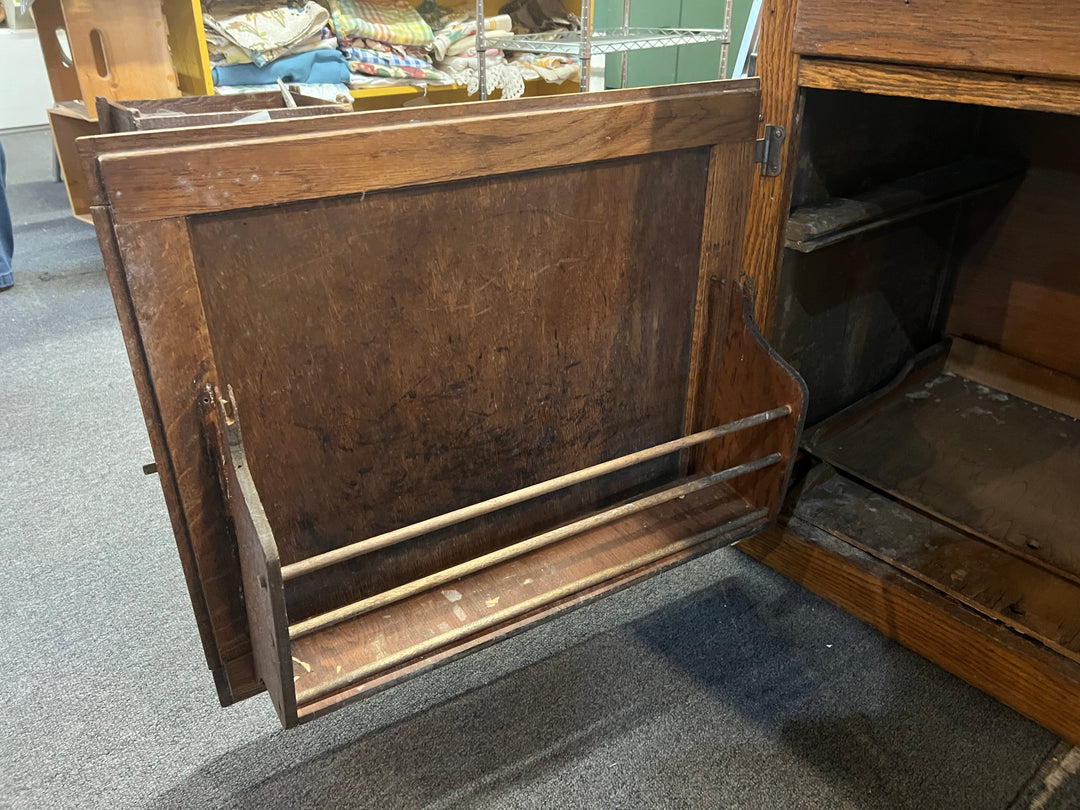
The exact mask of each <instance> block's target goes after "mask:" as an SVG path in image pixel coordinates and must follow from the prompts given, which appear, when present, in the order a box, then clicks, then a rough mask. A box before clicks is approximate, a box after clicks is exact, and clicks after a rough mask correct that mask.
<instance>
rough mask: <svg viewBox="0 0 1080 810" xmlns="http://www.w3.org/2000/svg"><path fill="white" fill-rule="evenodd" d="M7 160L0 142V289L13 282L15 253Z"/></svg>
mask: <svg viewBox="0 0 1080 810" xmlns="http://www.w3.org/2000/svg"><path fill="white" fill-rule="evenodd" d="M6 176H7V160H6V159H5V158H4V145H3V144H2V143H0V290H3V289H6V288H8V287H10V286H11V285H12V284H14V283H15V274H14V273H12V272H11V256H12V254H14V253H15V235H14V234H13V233H12V232H11V212H10V211H9V210H8V204H7V181H6V180H5V179H4V178H5V177H6Z"/></svg>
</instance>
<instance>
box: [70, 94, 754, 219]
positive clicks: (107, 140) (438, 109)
mask: <svg viewBox="0 0 1080 810" xmlns="http://www.w3.org/2000/svg"><path fill="white" fill-rule="evenodd" d="M724 87H725V88H726V89H729V90H734V89H742V90H746V89H750V90H756V89H757V87H758V80H757V79H744V80H740V81H729V82H727V83H726V84H725V85H724ZM685 94H686V87H685V86H676V85H671V86H665V87H642V88H634V89H630V90H611V91H606V92H605V93H604V97H605V98H608V99H624V100H631V99H633V100H641V99H654V100H656V99H662V98H669V97H672V96H679V95H685ZM595 103H596V97H595V96H594V95H592V94H589V93H574V94H571V95H565V96H559V97H557V98H543V97H541V98H520V99H515V100H513V101H500V100H492V101H488V102H486V103H485V104H484V105H483V106H482V107H480V108H478V107H477V105H475V104H472V103H470V104H469V105H468V106H462V105H460V104H431V105H428V106H426V107H414V108H410V109H408V110H400V109H398V110H376V111H368V112H364V113H357V114H355V115H354V116H353V117H352V118H350V119H348V120H349V121H350V122H355V126H356V127H358V128H359V127H365V128H368V129H373V130H377V129H386V128H387V127H391V126H401V125H403V124H419V123H430V122H433V121H445V120H449V119H454V118H460V117H463V116H469V115H477V114H479V113H480V112H481V111H483V112H484V113H494V112H497V111H499V110H506V109H514V110H517V111H518V112H522V113H528V114H531V115H535V114H538V113H542V112H545V111H547V110H552V109H579V108H582V107H588V106H591V105H593V104H595ZM341 128H342V119H339V118H324V117H318V118H303V119H291V120H288V121H275V122H273V123H272V124H271V125H269V126H268V125H267V124H266V123H256V124H233V125H231V126H230V127H229V128H228V129H227V130H222V129H220V128H217V129H215V128H204V129H185V130H183V131H180V132H158V131H146V132H140V133H138V134H125V135H124V136H123V137H120V136H118V135H102V136H100V137H96V138H92V139H87V140H84V141H81V142H80V144H79V155H80V160H81V162H82V166H83V172H84V173H85V174H86V176H87V177H91V178H93V180H92V181H91V191H92V197H91V199H92V200H93V203H94V205H105V204H106V203H107V199H106V197H105V192H104V188H103V187H102V184H101V177H100V175H99V174H98V167H97V160H98V158H99V157H102V156H104V155H108V154H113V153H116V152H131V151H134V150H137V149H161V148H168V147H174V146H199V145H204V146H205V145H210V144H218V143H221V142H222V141H239V140H249V139H251V138H258V137H261V136H263V135H266V134H267V133H273V135H274V136H275V137H278V138H293V137H297V136H300V135H315V134H319V133H328V132H335V131H339V130H340V129H341Z"/></svg>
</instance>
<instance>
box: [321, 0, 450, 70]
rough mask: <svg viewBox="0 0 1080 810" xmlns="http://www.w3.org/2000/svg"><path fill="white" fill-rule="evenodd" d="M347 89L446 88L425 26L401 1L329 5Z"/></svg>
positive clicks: (337, 0)
mask: <svg viewBox="0 0 1080 810" xmlns="http://www.w3.org/2000/svg"><path fill="white" fill-rule="evenodd" d="M330 9H331V19H332V24H333V27H334V31H335V32H336V33H337V39H338V45H339V47H340V48H341V52H342V53H343V54H344V55H345V58H346V59H347V60H348V65H349V71H350V72H351V74H352V75H351V76H350V79H349V82H350V86H352V87H365V86H373V85H377V84H385V83H405V84H452V83H453V79H451V78H450V77H449V76H447V75H446V74H445V73H444V72H442V71H441V70H436V69H435V66H434V65H433V64H432V61H431V55H430V49H431V46H432V40H433V36H432V33H431V26H430V25H428V23H427V22H426V21H425V20H424V18H423V17H422V16H421V15H420V13H419V12H418V11H417V10H416V9H415V8H414V7H413V6H412V4H410V3H408V2H405V0H382V2H379V1H378V0H330Z"/></svg>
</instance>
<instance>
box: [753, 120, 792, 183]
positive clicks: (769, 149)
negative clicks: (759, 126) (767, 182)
mask: <svg viewBox="0 0 1080 810" xmlns="http://www.w3.org/2000/svg"><path fill="white" fill-rule="evenodd" d="M786 137H787V131H786V130H785V129H784V128H783V127H781V126H777V125H776V124H766V125H765V137H764V138H762V139H760V140H759V141H757V143H756V144H755V145H754V163H760V164H761V176H762V177H776V176H777V175H779V174H780V171H781V169H782V168H783V167H782V166H781V165H780V145H781V144H782V143H783V142H784V138H786Z"/></svg>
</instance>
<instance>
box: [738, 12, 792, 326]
mask: <svg viewBox="0 0 1080 810" xmlns="http://www.w3.org/2000/svg"><path fill="white" fill-rule="evenodd" d="M795 6H796V0H765V1H764V2H763V3H762V7H761V38H760V43H759V46H758V59H757V67H758V73H759V74H760V76H761V116H760V120H761V121H762V122H763V123H765V124H777V125H780V126H783V127H784V128H785V129H786V130H787V137H786V138H785V139H784V142H783V143H782V144H781V146H780V161H781V164H782V166H783V171H782V173H781V174H780V175H779V176H778V177H762V176H761V175H760V174H759V173H755V174H754V178H753V186H752V189H753V193H752V195H751V198H750V206H749V208H748V212H747V216H746V226H745V227H746V236H745V245H746V247H745V253H744V257H743V262H744V265H745V268H746V273H747V275H748V276H749V278H750V280H751V281H752V282H753V285H754V288H755V290H756V302H755V307H754V320H755V321H756V322H757V325H758V328H760V329H761V333H762V334H763V335H764V336H765V337H766V338H770V337H771V336H772V329H773V318H774V315H775V312H774V310H775V307H776V301H777V290H778V289H779V286H780V261H781V256H782V253H783V246H784V223H785V222H787V217H788V213H789V210H790V208H791V191H792V183H793V180H794V177H795V172H794V168H795V167H794V162H795V156H796V154H797V153H798V148H797V144H798V142H799V127H800V125H801V118H802V114H801V105H802V100H801V95H800V93H799V87H798V84H797V82H796V77H797V75H798V70H799V58H798V56H796V55H795V53H794V52H793V51H792V50H791V37H792V32H793V31H794V27H795Z"/></svg>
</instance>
